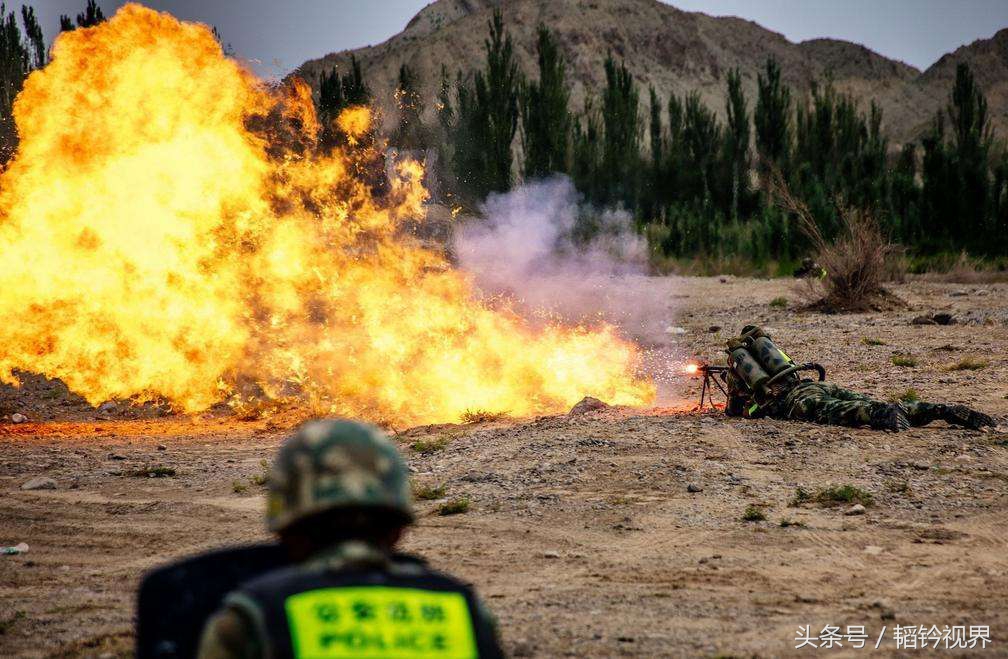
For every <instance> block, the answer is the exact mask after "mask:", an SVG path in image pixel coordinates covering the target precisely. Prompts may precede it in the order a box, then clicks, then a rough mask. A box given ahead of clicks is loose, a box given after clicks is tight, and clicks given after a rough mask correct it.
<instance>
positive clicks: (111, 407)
mask: <svg viewBox="0 0 1008 659" xmlns="http://www.w3.org/2000/svg"><path fill="white" fill-rule="evenodd" d="M115 408H116V404H115V402H114V401H111V400H107V401H105V402H104V403H102V404H101V405H99V406H98V411H99V412H114V411H115Z"/></svg>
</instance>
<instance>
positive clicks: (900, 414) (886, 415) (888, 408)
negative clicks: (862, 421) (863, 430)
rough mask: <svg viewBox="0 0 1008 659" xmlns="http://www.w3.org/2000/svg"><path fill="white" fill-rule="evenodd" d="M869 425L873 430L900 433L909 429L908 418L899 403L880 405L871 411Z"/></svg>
mask: <svg viewBox="0 0 1008 659" xmlns="http://www.w3.org/2000/svg"><path fill="white" fill-rule="evenodd" d="M869 424H870V425H871V427H872V429H873V430H890V431H892V432H902V431H904V430H908V429H909V428H910V417H909V416H908V415H907V411H906V408H905V407H903V405H901V404H900V403H892V404H890V405H880V406H878V407H877V408H876V409H875V410H873V411H872V414H871V420H870V421H869Z"/></svg>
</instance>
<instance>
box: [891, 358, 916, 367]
mask: <svg viewBox="0 0 1008 659" xmlns="http://www.w3.org/2000/svg"><path fill="white" fill-rule="evenodd" d="M892 363H893V366H902V367H903V368H913V367H915V366H917V358H916V357H914V356H913V355H893V356H892Z"/></svg>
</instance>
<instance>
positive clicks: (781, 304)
mask: <svg viewBox="0 0 1008 659" xmlns="http://www.w3.org/2000/svg"><path fill="white" fill-rule="evenodd" d="M770 306H771V307H773V308H774V309H787V306H788V299H787V298H786V297H775V298H774V299H772V300H770Z"/></svg>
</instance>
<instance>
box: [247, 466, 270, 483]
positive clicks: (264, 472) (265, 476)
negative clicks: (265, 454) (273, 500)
mask: <svg viewBox="0 0 1008 659" xmlns="http://www.w3.org/2000/svg"><path fill="white" fill-rule="evenodd" d="M269 473H270V463H269V461H268V460H260V461H259V473H258V474H255V475H254V476H252V478H250V479H249V482H251V483H252V484H253V485H258V486H260V487H262V486H263V485H266V483H268V482H269Z"/></svg>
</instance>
